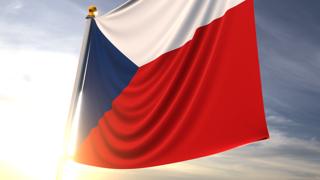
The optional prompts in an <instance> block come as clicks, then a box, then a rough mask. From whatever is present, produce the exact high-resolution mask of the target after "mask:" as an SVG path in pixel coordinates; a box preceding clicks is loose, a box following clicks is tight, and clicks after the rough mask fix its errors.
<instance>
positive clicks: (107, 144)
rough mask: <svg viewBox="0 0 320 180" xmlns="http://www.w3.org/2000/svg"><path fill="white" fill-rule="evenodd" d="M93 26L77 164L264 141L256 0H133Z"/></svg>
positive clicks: (153, 158)
mask: <svg viewBox="0 0 320 180" xmlns="http://www.w3.org/2000/svg"><path fill="white" fill-rule="evenodd" d="M90 28H91V29H90V35H89V40H88V53H87V60H88V62H87V65H86V71H85V77H84V85H83V90H82V106H81V112H80V121H79V135H78V147H77V151H76V156H75V160H76V161H78V162H81V163H85V164H89V165H94V166H99V167H108V168H141V167H149V166H156V165H162V164H167V163H173V162H178V161H183V160H189V159H193V158H197V157H202V156H206V155H211V154H214V153H218V152H222V151H225V150H228V149H231V148H234V147H237V146H240V145H244V144H247V143H250V142H254V141H258V140H262V139H266V138H268V137H269V135H268V130H267V126H266V121H265V115H264V108H263V101H262V94H261V81H260V72H259V63H258V54H257V44H256V32H255V23H254V10H253V0H202V1H197V0H175V1H171V0H159V1H151V0H132V1H128V2H127V3H126V4H124V5H122V6H120V7H119V8H117V9H115V10H114V11H111V12H110V13H108V14H106V15H103V16H100V17H97V18H95V19H94V20H93V21H92V23H91V27H90Z"/></svg>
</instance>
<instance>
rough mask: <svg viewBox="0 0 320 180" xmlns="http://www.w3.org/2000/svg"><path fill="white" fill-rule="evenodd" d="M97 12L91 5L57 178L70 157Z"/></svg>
mask: <svg viewBox="0 0 320 180" xmlns="http://www.w3.org/2000/svg"><path fill="white" fill-rule="evenodd" d="M96 13H97V8H96V7H95V6H89V8H88V15H87V17H86V25H85V31H84V36H83V40H82V47H81V51H80V57H79V63H78V68H77V74H76V78H75V83H74V87H73V92H72V97H71V101H70V107H69V114H68V119H67V122H66V125H65V132H64V140H63V152H62V153H63V154H62V157H61V159H60V160H59V162H58V167H57V174H56V180H62V179H63V170H64V166H65V164H66V162H67V160H68V158H69V157H68V156H69V154H68V150H69V144H70V140H71V130H72V126H73V125H74V118H75V113H76V110H77V107H78V106H79V98H80V94H81V92H82V89H83V84H84V79H85V73H86V69H87V63H88V58H87V57H88V51H89V45H88V44H89V39H90V31H91V23H92V21H93V19H94V17H95V15H96Z"/></svg>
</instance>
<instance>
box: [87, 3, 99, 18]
mask: <svg viewBox="0 0 320 180" xmlns="http://www.w3.org/2000/svg"><path fill="white" fill-rule="evenodd" d="M97 14H98V10H97V7H96V6H94V5H92V6H89V8H88V16H87V18H94V17H96V15H97Z"/></svg>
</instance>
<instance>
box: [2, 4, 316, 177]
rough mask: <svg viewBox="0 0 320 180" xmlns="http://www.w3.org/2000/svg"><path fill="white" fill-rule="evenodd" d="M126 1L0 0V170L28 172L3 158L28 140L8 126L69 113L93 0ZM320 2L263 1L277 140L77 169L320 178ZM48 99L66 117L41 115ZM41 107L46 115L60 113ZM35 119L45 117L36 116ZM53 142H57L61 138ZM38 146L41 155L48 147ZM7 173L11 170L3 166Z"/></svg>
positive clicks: (267, 85)
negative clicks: (178, 158)
mask: <svg viewBox="0 0 320 180" xmlns="http://www.w3.org/2000/svg"><path fill="white" fill-rule="evenodd" d="M123 2H125V0H104V1H103V0H91V1H76V0H56V1H51V0H42V1H36V0H24V1H22V0H11V1H5V0H0V7H2V10H1V11H0V57H2V58H0V127H2V129H1V128H0V130H1V131H0V135H1V136H2V138H1V137H0V140H1V141H2V142H5V144H6V143H7V144H6V145H8V146H6V147H4V148H2V149H7V150H2V151H1V150H0V174H1V173H3V174H6V176H8V177H11V179H24V177H23V175H21V176H17V175H12V174H14V173H16V172H20V171H21V173H22V174H23V173H25V171H23V170H21V169H23V168H24V166H19V168H14V169H13V170H12V169H10V168H8V163H2V164H1V162H4V161H6V162H9V161H10V160H9V158H8V159H5V158H4V157H5V156H6V155H7V154H6V153H8V152H9V151H10V152H11V151H12V149H10V148H17V147H19V143H21V142H19V141H21V137H17V138H12V139H10V138H9V140H8V138H5V136H7V134H5V133H4V132H6V133H10V132H9V131H4V130H5V129H9V128H10V127H14V128H17V126H19V124H20V125H21V124H22V125H25V126H26V127H29V126H30V127H31V126H32V127H33V126H34V125H30V124H32V123H37V125H38V126H41V125H42V126H43V127H42V128H50V127H51V126H50V122H51V120H54V118H57V117H58V118H61V119H63V118H64V116H65V114H66V111H67V110H66V109H67V107H68V98H69V97H70V93H71V89H72V80H73V78H74V73H75V69H76V63H77V60H78V59H77V58H78V55H79V51H80V46H81V41H82V34H83V31H84V17H85V16H86V9H87V7H88V5H90V4H95V5H97V6H98V8H99V10H100V11H99V12H100V14H103V13H105V12H107V11H109V10H111V9H112V8H114V7H116V6H117V5H119V4H121V3H123ZM319 9H320V2H319V1H318V0H308V1H301V0H281V1H279V0H267V1H266V0H255V12H256V26H257V37H258V43H259V57H260V66H261V73H262V85H263V95H264V102H265V109H266V116H267V121H268V126H269V130H270V132H271V139H270V140H268V141H263V142H259V143H256V144H252V145H249V146H245V147H241V148H238V149H235V150H231V151H228V152H225V153H221V154H219V155H214V156H210V157H206V158H201V159H197V160H193V161H187V162H183V163H178V164H177V165H174V166H170V165H169V166H168V167H160V168H150V169H148V170H144V171H141V170H136V171H110V170H103V169H94V168H88V167H82V166H78V165H74V164H73V165H70V167H72V168H74V169H77V170H78V171H77V173H78V174H82V175H81V176H82V178H84V177H86V176H90V175H91V176H92V174H95V177H96V179H103V178H105V177H110V176H111V177H116V178H118V179H126V178H127V179H150V178H152V179H163V178H170V179H195V178H199V179H213V178H215V179H320V172H319V169H320V103H319V101H320V80H319V78H320V51H319V50H320V33H319V32H320V21H319V19H320V11H319ZM17 89H23V90H24V91H23V92H20V91H19V90H17ZM59 95H61V96H59ZM61 103H62V104H63V105H60V104H61ZM44 105H50V108H51V109H52V110H54V111H55V112H59V113H60V115H59V116H53V117H51V118H50V117H48V116H46V118H45V119H43V117H40V115H38V114H39V113H38V114H37V115H35V113H33V114H32V113H31V112H39V109H41V107H42V106H44ZM19 108H20V109H19ZM18 110H23V113H25V114H23V116H21V117H23V118H29V119H30V120H29V122H30V123H25V121H18V120H21V117H20V116H19V115H16V113H17V111H18ZM41 110H42V112H43V114H46V113H52V111H49V110H46V109H41ZM13 114H15V115H13ZM56 114H58V113H56ZM38 116H39V117H38ZM36 118H39V119H41V121H40V120H39V121H35V120H34V119H36ZM10 120H12V121H10ZM8 121H10V122H11V123H8ZM39 122H41V123H40V125H39ZM24 123H25V124H24ZM61 124H63V122H61ZM61 124H60V126H61ZM60 126H59V127H60ZM19 127H20V126H19ZM25 129H26V128H21V129H19V130H20V131H18V132H20V133H21V132H23V133H24V134H19V133H18V134H19V135H20V136H26V137H28V138H33V139H35V140H31V141H32V142H34V143H35V144H37V143H38V142H43V143H44V140H43V138H44V137H46V136H45V135H43V138H40V137H39V136H38V133H43V132H42V131H40V130H39V129H41V128H40V127H39V128H38V129H35V130H33V131H32V133H31V132H30V131H26V130H25ZM1 132H2V133H1ZM61 132H62V131H61ZM33 133H34V134H33ZM50 137H51V136H48V138H49V140H51V139H50ZM52 140H53V139H52ZM16 141H18V142H16ZM12 142H14V143H12ZM54 142H55V143H56V144H54V145H57V144H59V143H58V141H57V140H55V141H54ZM12 144H15V145H12ZM38 144H39V143H38ZM51 144H52V143H51ZM47 145H48V147H51V146H52V145H50V143H48V144H47ZM38 149H39V152H40V151H41V152H43V151H47V150H48V149H46V148H44V147H38ZM27 150H28V148H27ZM27 150H26V151H19V150H15V151H17V152H16V153H20V154H21V156H23V157H24V156H28V155H29V154H28V153H29V152H34V150H33V149H32V148H29V150H30V151H27ZM1 154H2V156H1ZM42 156H43V157H46V156H47V154H45V153H44V154H42V155H41V157H42ZM2 159H5V160H3V161H2ZM44 159H45V158H44ZM26 160H28V159H26ZM39 162H40V161H39ZM41 162H43V163H46V161H41ZM9 169H10V172H12V174H10V172H9ZM18 169H19V170H18ZM3 170H5V171H6V172H5V173H4V172H1V171H3ZM26 176H27V175H26ZM28 176H30V177H36V175H32V174H28ZM74 176H77V175H74ZM78 176H79V175H78ZM0 177H1V176H0ZM78 179H81V177H78Z"/></svg>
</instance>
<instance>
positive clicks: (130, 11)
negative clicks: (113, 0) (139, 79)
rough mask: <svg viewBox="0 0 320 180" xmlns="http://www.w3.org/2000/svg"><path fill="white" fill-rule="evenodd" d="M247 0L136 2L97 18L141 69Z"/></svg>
mask: <svg viewBox="0 0 320 180" xmlns="http://www.w3.org/2000/svg"><path fill="white" fill-rule="evenodd" d="M244 1H245V0H202V1H198V0H175V1H171V0H161V1H151V0H132V1H127V2H126V3H124V4H123V5H121V6H119V7H118V8H116V9H115V10H113V11H111V12H110V13H107V14H105V15H102V16H100V17H97V18H96V22H97V25H98V27H99V29H100V30H101V32H102V33H103V34H104V35H105V36H106V37H107V38H108V39H109V40H110V41H111V42H112V43H113V44H114V45H115V46H116V47H117V48H118V49H119V50H120V51H121V52H123V54H124V55H125V56H127V57H128V58H129V59H130V60H131V61H132V62H133V63H135V64H136V65H137V66H143V65H145V64H147V63H149V62H151V61H153V60H154V59H156V58H157V57H159V56H160V55H162V54H164V53H166V52H169V51H171V50H174V49H176V48H179V47H181V46H182V45H184V44H185V43H186V42H188V41H190V40H191V39H192V37H193V35H194V33H195V32H196V30H197V29H198V28H199V27H201V26H204V25H207V24H209V23H210V22H212V21H213V20H215V19H218V18H220V17H222V16H223V15H224V14H225V13H226V12H227V11H228V10H229V9H231V8H233V7H235V6H237V5H239V4H240V3H242V2H244ZM141 9H144V11H141ZM190 20H191V21H190ZM173 36H174V37H175V38H173Z"/></svg>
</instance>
